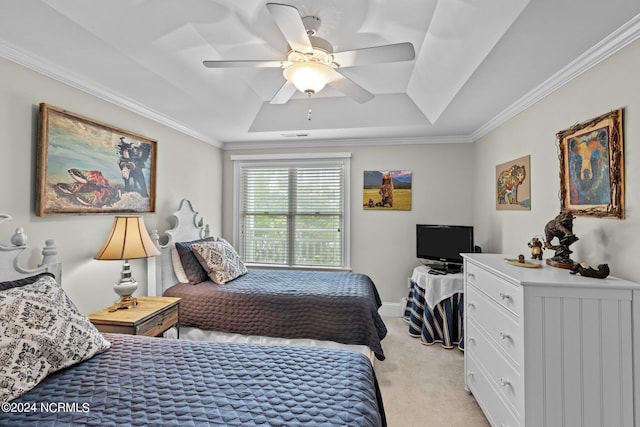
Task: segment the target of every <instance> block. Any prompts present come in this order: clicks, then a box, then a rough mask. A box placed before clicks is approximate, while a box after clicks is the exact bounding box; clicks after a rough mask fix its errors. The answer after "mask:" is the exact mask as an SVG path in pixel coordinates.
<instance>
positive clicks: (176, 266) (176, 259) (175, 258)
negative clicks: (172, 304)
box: [171, 244, 189, 283]
mask: <svg viewBox="0 0 640 427" xmlns="http://www.w3.org/2000/svg"><path fill="white" fill-rule="evenodd" d="M171 264H172V265H173V272H174V273H175V274H176V277H177V278H178V282H180V283H189V278H188V277H187V273H185V272H184V268H182V262H181V261H180V254H178V249H176V245H175V244H173V245H171Z"/></svg>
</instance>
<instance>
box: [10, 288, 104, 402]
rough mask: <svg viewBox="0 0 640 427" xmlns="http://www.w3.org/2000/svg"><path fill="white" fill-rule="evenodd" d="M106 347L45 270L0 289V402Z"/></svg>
mask: <svg viewBox="0 0 640 427" xmlns="http://www.w3.org/2000/svg"><path fill="white" fill-rule="evenodd" d="M110 346H111V344H110V343H109V341H107V340H105V339H104V338H103V337H102V335H101V334H100V332H98V330H97V329H96V327H95V326H93V325H92V324H91V322H89V319H87V318H86V317H85V316H83V315H82V314H81V313H80V312H79V311H78V309H77V308H76V306H75V305H74V304H73V302H72V301H71V300H70V299H69V297H68V296H67V294H66V293H65V292H64V290H63V289H62V287H61V286H60V285H59V284H58V282H56V281H55V279H54V278H53V277H52V276H50V275H42V277H40V278H39V279H38V280H37V281H35V282H34V283H32V284H29V285H25V286H22V287H15V288H12V289H8V290H5V291H3V292H0V402H2V403H5V402H8V401H10V400H12V399H15V398H16V397H18V396H20V395H22V394H24V393H26V392H27V391H29V390H31V389H32V388H33V387H35V386H36V385H37V384H38V383H40V381H42V380H43V379H44V378H45V377H46V376H47V375H49V374H50V373H53V372H56V371H58V370H60V369H63V368H66V367H69V366H71V365H74V364H76V363H78V362H82V361H83V360H87V359H90V358H91V357H93V356H94V355H96V354H98V353H101V352H103V351H105V350H107V349H108V348H109V347H110Z"/></svg>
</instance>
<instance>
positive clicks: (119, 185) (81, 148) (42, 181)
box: [36, 103, 157, 216]
mask: <svg viewBox="0 0 640 427" xmlns="http://www.w3.org/2000/svg"><path fill="white" fill-rule="evenodd" d="M156 157H157V141H155V140H152V139H149V138H147V137H144V136H141V135H137V134H135V133H132V132H129V131H126V130H123V129H119V128H117V127H114V126H110V125H107V124H105V123H101V122H98V121H95V120H93V119H89V118H87V117H83V116H80V115H78V114H74V113H71V112H69V111H66V110H64V109H62V108H58V107H54V106H52V105H48V104H45V103H42V104H40V132H39V137H38V162H37V187H38V188H37V200H36V215H38V216H44V215H63V214H75V215H82V214H122V213H124V214H126V213H145V212H155V201H156Z"/></svg>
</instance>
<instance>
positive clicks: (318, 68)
mask: <svg viewBox="0 0 640 427" xmlns="http://www.w3.org/2000/svg"><path fill="white" fill-rule="evenodd" d="M333 73H334V71H333V68H331V67H330V66H329V65H326V64H322V63H320V62H316V61H307V62H296V63H294V64H291V65H289V66H288V67H287V68H285V69H284V70H283V71H282V74H283V75H284V78H285V79H287V80H289V81H290V82H291V83H293V85H294V86H295V87H296V89H298V90H299V91H300V92H304V93H316V92H319V91H321V90H322V89H323V88H324V86H325V85H326V84H327V83H329V82H330V81H331V80H333Z"/></svg>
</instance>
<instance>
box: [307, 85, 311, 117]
mask: <svg viewBox="0 0 640 427" xmlns="http://www.w3.org/2000/svg"><path fill="white" fill-rule="evenodd" d="M307 94H308V95H309V111H308V112H307V120H311V92H307Z"/></svg>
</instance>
